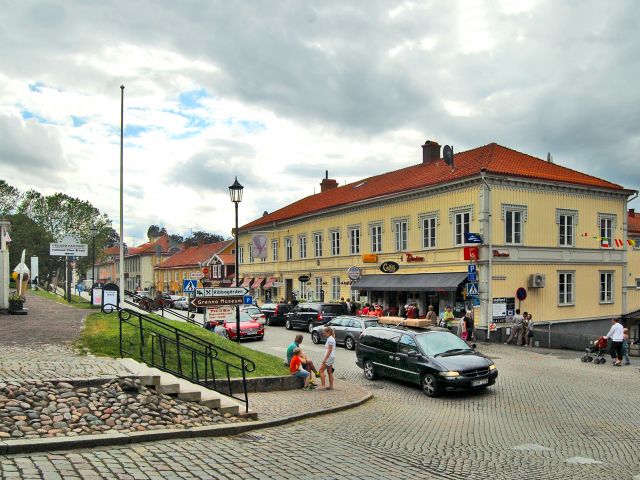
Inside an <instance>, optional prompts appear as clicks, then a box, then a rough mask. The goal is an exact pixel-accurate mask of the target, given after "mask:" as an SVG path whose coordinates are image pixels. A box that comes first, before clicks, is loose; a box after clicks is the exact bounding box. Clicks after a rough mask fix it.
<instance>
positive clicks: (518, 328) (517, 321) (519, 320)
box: [504, 308, 524, 345]
mask: <svg viewBox="0 0 640 480" xmlns="http://www.w3.org/2000/svg"><path fill="white" fill-rule="evenodd" d="M523 324H524V317H523V316H522V315H520V309H519V308H518V309H516V314H515V315H514V316H513V327H511V335H509V339H508V340H507V341H506V342H504V344H505V345H506V344H507V343H511V340H513V338H514V337H515V338H516V345H520V343H521V342H522V325H523Z"/></svg>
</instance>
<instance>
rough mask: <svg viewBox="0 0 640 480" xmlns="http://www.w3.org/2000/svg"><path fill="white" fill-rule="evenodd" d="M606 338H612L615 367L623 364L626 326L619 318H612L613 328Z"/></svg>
mask: <svg viewBox="0 0 640 480" xmlns="http://www.w3.org/2000/svg"><path fill="white" fill-rule="evenodd" d="M605 338H610V339H611V356H612V357H613V355H614V354H615V360H614V361H613V365H614V366H615V367H621V366H622V342H623V341H624V328H623V327H622V325H621V324H620V320H618V319H617V318H612V319H611V328H610V329H609V333H607V335H606V336H605Z"/></svg>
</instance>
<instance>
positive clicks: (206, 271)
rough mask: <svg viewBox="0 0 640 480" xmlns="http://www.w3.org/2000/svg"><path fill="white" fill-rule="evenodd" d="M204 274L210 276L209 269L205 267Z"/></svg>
mask: <svg viewBox="0 0 640 480" xmlns="http://www.w3.org/2000/svg"><path fill="white" fill-rule="evenodd" d="M202 274H203V275H208V274H209V269H208V268H207V267H204V268H203V269H202Z"/></svg>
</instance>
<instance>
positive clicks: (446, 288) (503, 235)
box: [239, 141, 635, 346]
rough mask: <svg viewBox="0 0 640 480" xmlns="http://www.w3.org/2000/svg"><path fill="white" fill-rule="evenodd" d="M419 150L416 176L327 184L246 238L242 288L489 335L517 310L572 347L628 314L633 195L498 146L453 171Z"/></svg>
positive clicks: (453, 161) (245, 230) (412, 171)
mask: <svg viewBox="0 0 640 480" xmlns="http://www.w3.org/2000/svg"><path fill="white" fill-rule="evenodd" d="M422 150H423V152H422V162H421V163H419V164H417V165H413V166H410V167H407V168H403V169H400V170H396V171H393V172H389V173H385V174H382V175H377V176H374V177H369V178H365V179H363V180H361V181H358V182H354V183H351V184H348V185H344V186H338V185H337V182H335V180H331V179H328V178H325V179H324V180H323V181H322V183H321V192H320V193H318V194H316V195H312V196H309V197H306V198H303V199H301V200H299V201H297V202H295V203H292V204H291V205H287V206H285V207H283V208H281V209H280V210H277V211H275V212H272V213H270V214H267V215H264V216H262V217H260V218H259V219H256V220H254V221H253V222H251V223H249V224H247V225H244V226H243V227H241V229H240V238H239V245H240V248H239V256H240V273H241V276H242V277H243V279H244V283H248V282H252V283H251V286H252V287H254V286H255V287H256V291H255V293H256V294H258V295H259V296H261V298H264V297H265V295H266V293H267V292H266V291H265V288H264V287H265V285H266V286H268V287H269V289H268V290H269V293H270V295H271V297H272V298H275V297H283V298H286V299H292V298H293V297H294V296H295V297H296V298H297V299H303V298H304V299H314V300H319V299H321V298H324V299H325V300H339V299H340V298H347V297H351V298H353V299H355V300H356V301H358V300H362V301H363V302H365V301H366V302H369V303H374V302H375V303H381V304H383V306H384V308H385V310H388V311H390V312H392V313H393V312H395V311H397V310H398V309H399V308H400V306H401V305H403V304H405V303H407V302H410V303H413V302H415V303H417V304H418V307H419V310H420V313H421V314H422V315H424V313H425V311H426V307H427V305H429V304H432V305H434V306H435V308H436V310H438V311H440V312H442V311H443V310H444V308H445V306H447V305H451V306H452V307H454V310H455V312H456V316H460V315H461V314H462V312H463V310H464V309H465V308H471V307H473V308H474V311H475V318H476V325H477V326H478V327H479V328H480V329H482V328H483V329H484V331H486V329H487V328H488V325H489V324H491V323H496V325H498V326H499V325H500V323H503V322H507V323H508V321H509V320H510V317H511V315H513V310H514V309H515V308H518V307H520V309H521V310H523V311H525V310H526V311H529V312H531V313H532V314H533V317H534V320H537V321H538V322H539V328H540V329H541V328H543V327H542V325H543V324H544V323H543V322H550V323H549V326H547V325H546V324H544V325H545V326H544V328H545V329H546V330H550V331H551V332H552V333H553V338H554V341H553V342H552V343H554V342H555V344H561V345H576V346H577V345H578V344H579V343H580V344H582V343H585V342H586V341H588V340H587V337H588V339H591V337H592V336H593V335H595V334H597V333H601V332H602V330H603V329H604V328H605V327H606V324H607V322H608V321H609V319H610V318H611V317H612V316H620V315H622V314H623V313H626V312H628V311H629V309H628V305H627V294H628V289H627V288H625V287H626V286H625V285H624V282H625V279H626V278H627V277H628V272H627V263H628V253H627V251H628V247H629V248H630V246H629V245H628V244H627V234H626V219H627V201H628V199H629V197H630V196H631V195H632V194H634V193H635V192H634V191H633V190H628V189H625V188H623V187H622V186H620V185H616V184H614V183H611V182H608V181H605V180H601V179H599V178H595V177H592V176H589V175H586V174H583V173H580V172H577V171H574V170H570V169H568V168H565V167H562V166H560V165H556V164H554V163H552V162H549V161H545V160H541V159H538V158H535V157H532V156H529V155H526V154H523V153H520V152H517V151H515V150H511V149H509V148H505V147H502V146H500V145H497V144H495V143H493V144H489V145H486V146H483V147H479V148H476V149H473V150H469V151H466V152H462V153H457V154H455V156H454V157H453V158H450V157H447V162H445V161H444V160H443V159H441V154H440V145H438V144H437V143H436V142H430V141H428V142H426V143H425V145H423V146H422ZM469 234H477V237H478V238H476V240H477V241H479V242H480V243H479V244H473V243H468V242H471V241H473V240H474V238H472V237H473V235H469ZM252 243H253V246H254V248H253V250H254V251H253V252H252V251H251V250H252V249H251V245H252ZM476 249H477V250H476ZM258 251H260V252H262V254H261V255H258ZM254 254H255V257H254ZM262 256H264V257H265V258H264V259H262V258H260V257H262ZM476 256H477V259H475V260H474V257H476ZM469 257H471V260H469ZM469 265H472V267H471V268H472V269H473V268H475V269H477V274H478V279H477V282H475V281H471V282H470V281H469V278H468V273H467V272H468V269H469V268H470V267H469ZM349 269H351V278H349V276H348V270H349ZM255 279H258V280H260V281H264V282H265V285H263V286H262V287H261V288H258V287H260V284H258V285H254V284H255V283H256V280H255ZM472 280H473V278H472ZM469 283H471V284H472V285H471V286H467V284H469ZM476 288H477V290H478V296H477V297H476V296H467V292H468V291H469V293H474V290H476ZM519 289H524V291H525V292H523V291H522V290H521V291H520V292H521V293H526V298H523V299H522V300H518V299H517V298H516V297H517V294H516V292H517V291H518V290H519ZM523 297H524V295H523ZM576 322H580V326H579V333H577V334H576V333H575V331H576ZM551 325H552V326H551ZM605 331H606V330H605ZM499 335H502V333H499ZM547 338H548V337H545V339H547ZM542 340H543V338H542V337H540V341H541V342H542Z"/></svg>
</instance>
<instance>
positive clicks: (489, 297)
mask: <svg viewBox="0 0 640 480" xmlns="http://www.w3.org/2000/svg"><path fill="white" fill-rule="evenodd" d="M486 173H487V169H486V168H484V167H483V168H481V169H480V178H481V179H482V182H483V183H484V185H485V187H487V191H488V193H487V197H486V199H485V203H486V205H487V211H486V214H487V217H488V218H487V232H486V235H485V241H486V240H487V237H488V246H489V252H488V254H489V268H488V270H489V271H488V272H487V305H486V309H485V315H486V319H487V341H489V339H490V337H491V329H490V324H491V322H490V317H491V316H492V315H493V314H492V287H491V286H492V280H493V270H492V267H493V255H492V250H493V244H492V237H491V220H492V218H491V186H490V185H489V183H488V182H487V179H486V178H485V175H486Z"/></svg>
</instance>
